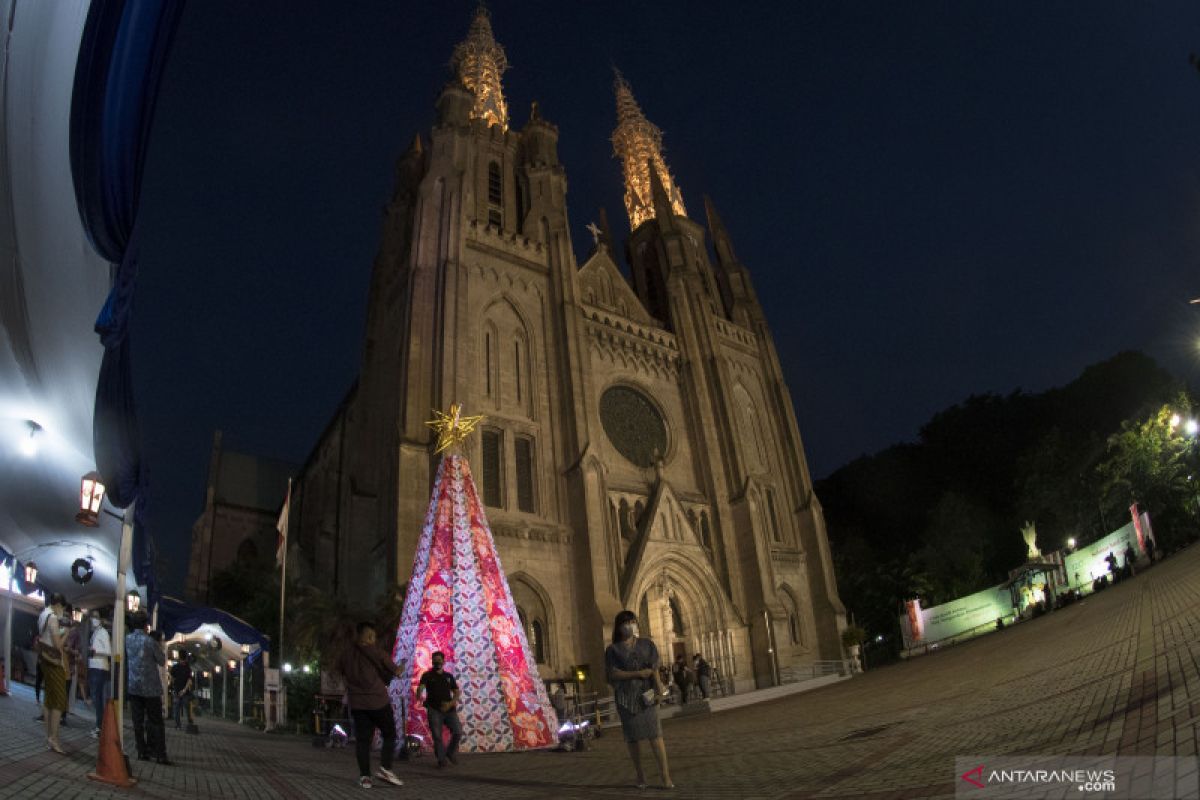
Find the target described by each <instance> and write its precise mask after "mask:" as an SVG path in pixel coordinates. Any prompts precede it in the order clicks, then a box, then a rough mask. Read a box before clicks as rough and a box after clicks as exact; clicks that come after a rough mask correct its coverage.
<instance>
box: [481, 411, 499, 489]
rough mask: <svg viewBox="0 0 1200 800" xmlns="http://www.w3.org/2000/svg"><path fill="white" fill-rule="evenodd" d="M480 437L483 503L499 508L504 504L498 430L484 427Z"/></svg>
mask: <svg viewBox="0 0 1200 800" xmlns="http://www.w3.org/2000/svg"><path fill="white" fill-rule="evenodd" d="M481 439H482V442H483V503H484V505H488V506H491V507H493V508H500V507H501V506H503V505H504V475H503V472H502V470H501V457H500V454H501V452H502V451H501V446H502V442H501V439H500V431H498V430H494V429H490V428H485V429H484V430H483V435H482V437H481Z"/></svg>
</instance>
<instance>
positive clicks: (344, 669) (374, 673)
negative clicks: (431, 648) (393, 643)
mask: <svg viewBox="0 0 1200 800" xmlns="http://www.w3.org/2000/svg"><path fill="white" fill-rule="evenodd" d="M338 668H339V671H340V672H341V673H342V677H343V678H344V679H345V680H346V697H347V699H348V700H349V701H350V715H351V716H352V717H353V718H354V749H355V755H356V756H357V757H358V785H359V786H361V787H362V788H364V789H370V788H371V785H372V784H371V740H372V739H374V738H375V729H376V728H378V729H379V732H380V734H381V735H382V736H383V747H382V748H381V749H380V752H379V765H380V766H379V771H378V772H377V773H375V774H376V777H378V778H379V779H380V780H382V781H386V782H387V783H390V784H393V785H395V786H403V785H404V781H402V780H400V779H399V778H398V777H396V773H394V772H392V758H393V756H395V755H396V738H397V737H396V719H395V716H394V715H393V714H392V701H391V698H390V697H388V689H387V685H388V684H389V683H391V680H392V676H395V677H397V678H400V677H403V676H404V664H403V663H401V664H399V665H397V664H393V663H392V661H391V659H390V658H388V657H387V656H386V655H385V654H384V652H383V651H382V650H380V649H379V648H378V647H377V646H376V644H375V626H374V625H372V624H371V623H369V622H360V623H358V638H357V639H356V640H355V642H354V643H353V644H351V645H350V647H349V648H347V650H346V652H345V653H343V654H342V657H341V660H340V661H339V662H338Z"/></svg>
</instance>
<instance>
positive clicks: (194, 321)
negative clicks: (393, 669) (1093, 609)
mask: <svg viewBox="0 0 1200 800" xmlns="http://www.w3.org/2000/svg"><path fill="white" fill-rule="evenodd" d="M748 5H750V4H736V3H720V4H718V3H707V2H692V3H682V2H672V3H667V2H654V3H646V2H636V3H635V2H613V3H606V4H599V3H588V4H583V3H554V2H542V1H538V2H529V0H526V1H525V2H520V3H517V2H511V1H510V2H493V3H491V4H490V8H491V9H492V21H493V27H494V30H495V33H496V37H497V39H498V40H499V42H500V43H501V44H502V45H503V46H504V48H505V50H506V51H507V54H508V60H509V63H510V64H511V65H512V66H511V69H510V70H509V71H508V72H507V73H506V75H505V79H504V80H505V90H506V95H507V97H508V100H509V107H510V114H511V117H512V119H513V124H514V127H516V128H520V127H522V126H523V125H524V123H525V121H526V120H527V119H528V114H529V105H530V101H532V100H537V101H539V103H540V107H541V110H542V115H543V116H544V117H545V118H546V119H548V120H549V121H551V122H553V123H555V124H557V125H558V127H559V131H560V140H559V156H560V159H561V160H562V162H563V164H564V165H565V167H566V171H567V176H568V179H569V181H570V190H569V194H568V203H569V210H570V215H571V217H570V219H571V226H572V230H573V235H574V240H575V246H576V257H577V258H578V259H579V261H580V262H582V261H583V260H584V259H585V258H586V256H587V253H588V251H589V248H590V244H591V238H590V236H589V234H588V233H587V232H586V231H585V229H584V226H586V225H587V224H588V222H589V221H591V220H594V219H596V218H597V209H598V208H600V207H604V208H605V209H606V210H607V212H608V216H609V219H610V220H611V221H612V222H613V224H614V226H615V228H616V231H615V232H616V233H617V235H618V237H619V238H623V237H624V235H625V234H626V233H627V226H628V221H627V217H626V216H625V213H624V207H623V205H622V202H621V195H622V180H621V171H620V165H619V164H618V162H617V161H616V160H615V159H613V158H612V146H611V144H610V142H609V136H610V134H611V132H612V129H613V126H614V124H615V113H614V109H613V100H612V71H611V67H612V66H613V65H615V66H617V67H619V68H620V69H621V70H622V72H623V73H624V74H625V76H626V77H627V78H628V80H629V81H630V83H631V85H632V87H633V91H634V94H635V95H636V97H637V98H638V101H639V102H640V104H641V106H642V108H643V110H644V111H645V112H646V114H647V116H648V117H649V118H650V119H651V120H652V121H653V122H654V123H655V124H657V125H658V126H659V127H660V128H662V130H663V131H664V134H665V142H666V148H667V149H666V159H667V163H668V164H669V165H670V168H671V170H672V172H673V173H674V175H675V177H676V179H677V180H678V182H679V185H680V186H681V188H682V191H683V195H684V200H685V202H686V204H687V207H688V211H689V215H690V216H691V217H692V218H693V219H698V220H703V203H702V194H703V193H707V194H709V195H711V196H712V198H713V200H714V202H715V203H716V205H717V208H718V209H719V211H720V212H721V215H722V217H723V218H724V220H725V223H726V226H727V228H728V229H729V231H730V232H731V234H732V236H733V238H734V244H735V247H736V249H737V251H738V255H739V256H740V257H741V259H742V261H743V262H744V263H745V264H746V265H747V267H748V268H749V269H750V271H751V273H752V275H753V276H754V280H755V282H756V287H757V290H758V293H759V296H760V298H761V299H762V301H763V304H764V306H765V308H766V313H767V318H768V320H769V321H770V322H771V325H772V329H773V331H774V334H775V340H776V345H777V347H778V351H779V356H780V359H781V360H782V362H783V367H784V371H785V373H786V375H787V378H788V381H789V385H790V387H791V392H792V398H793V400H794V401H795V404H796V410H797V414H798V416H799V421H800V429H801V434H802V436H803V437H804V441H805V447H806V451H807V455H808V459H809V464H810V466H811V468H812V472H813V475H814V476H815V477H821V476H824V475H826V474H828V473H829V472H831V471H833V470H834V469H836V468H837V467H839V466H841V465H842V464H844V463H845V462H847V461H848V460H850V459H852V458H854V457H856V456H858V455H860V454H862V453H869V452H874V451H876V450H879V449H882V448H883V447H886V446H888V445H889V444H893V443H895V442H898V441H905V440H911V439H913V438H914V437H915V435H916V431H917V428H918V427H919V426H920V425H921V424H922V423H923V422H925V421H926V420H927V419H928V418H929V417H930V416H931V415H932V414H933V413H934V412H936V411H938V410H940V409H942V408H945V407H947V406H949V405H951V404H953V403H956V402H959V401H961V400H963V399H964V398H966V397H967V396H968V395H970V394H972V393H981V392H989V391H993V392H1002V393H1008V392H1011V391H1013V390H1015V389H1018V388H1023V389H1026V390H1031V391H1039V390H1042V389H1045V388H1048V387H1050V386H1055V385H1059V384H1062V383H1065V382H1067V381H1069V380H1070V379H1071V378H1073V377H1074V376H1075V375H1077V374H1078V373H1079V371H1080V370H1081V369H1082V368H1083V367H1084V366H1086V365H1088V364H1090V363H1094V362H1096V361H1099V360H1102V359H1105V358H1107V357H1109V356H1112V355H1114V354H1115V353H1117V352H1118V351H1120V350H1125V349H1141V350H1144V351H1146V352H1148V353H1150V354H1151V355H1153V356H1154V357H1156V358H1158V359H1159V360H1160V361H1161V362H1162V363H1164V364H1165V365H1166V366H1168V367H1169V368H1170V369H1172V370H1173V371H1175V372H1176V374H1177V375H1179V376H1180V377H1182V378H1185V379H1188V380H1190V381H1191V382H1193V383H1196V382H1197V380H1196V379H1197V377H1200V372H1198V368H1200V351H1198V350H1197V341H1200V306H1189V305H1188V303H1187V300H1188V299H1190V298H1192V297H1195V296H1198V295H1200V269H1198V268H1200V73H1198V72H1197V71H1196V70H1195V69H1193V68H1192V67H1191V66H1190V65H1189V64H1188V54H1189V53H1190V52H1192V51H1200V3H1196V2H1194V0H1191V1H1190V2H1182V1H1181V2H1175V3H1155V4H1134V3H1126V2H1115V1H1111V2H1094V3H1064V2H1057V3H1033V2H1029V3H1022V4H1014V3H1006V4H985V3H963V2H961V1H957V2H941V3H933V2H930V3H904V4H897V3H886V2H872V3H866V2H858V3H845V2H822V3H814V2H806V3H803V4H801V3H788V4H782V3H781V4H779V5H778V7H776V8H767V7H766V4H762V6H761V7H760V6H759V4H753V5H754V6H755V7H753V8H748V7H747V6H748ZM474 7H475V6H474V3H473V2H450V3H444V4H442V3H420V4H417V3H400V2H396V1H395V0H387V1H386V2H385V1H383V0H380V1H379V2H359V1H357V0H356V2H351V3H344V4H342V3H339V4H333V5H332V6H331V5H330V4H326V3H320V4H318V3H301V2H294V1H290V2H265V1H264V0H259V1H258V2H255V3H242V2H237V3H235V2H215V1H213V0H206V2H194V3H190V4H188V6H187V9H186V11H185V14H184V17H183V20H182V23H181V26H180V30H179V32H178V35H177V38H176V42H175V49H174V51H173V53H172V55H171V60H170V64H169V66H168V70H167V73H166V76H165V78H164V83H163V86H162V89H161V94H160V98H159V105H158V112H157V119H156V125H155V129H154V134H153V140H152V143H151V148H150V152H149V156H148V163H147V166H146V173H145V183H144V186H143V195H142V211H141V214H142V217H141V223H142V225H143V226H144V227H143V230H144V231H145V232H146V233H145V235H146V243H145V247H144V251H143V258H142V263H141V272H140V277H139V284H138V296H137V305H136V308H135V318H134V336H135V337H136V338H135V340H134V342H135V359H136V360H135V363H134V370H135V375H136V382H137V391H138V395H137V397H138V404H139V412H140V415H141V421H142V431H143V437H144V439H145V444H146V454H147V458H148V460H149V466H150V470H151V472H150V475H151V488H150V491H151V495H150V499H149V506H148V511H149V519H150V523H151V526H152V532H153V533H154V535H155V537H156V539H157V541H158V543H159V546H160V548H161V549H162V550H163V552H164V554H165V555H166V556H167V557H168V558H169V559H170V561H171V570H170V572H169V573H167V574H165V575H160V579H161V580H163V582H164V584H165V585H166V588H167V589H168V590H172V589H174V590H176V591H178V590H181V588H182V582H183V575H184V574H185V572H186V560H187V555H188V545H189V542H190V528H191V524H192V522H193V521H194V520H195V519H196V517H197V516H198V515H199V514H200V512H201V511H202V510H203V504H204V486H205V479H206V473H207V466H208V456H209V452H210V447H211V443H212V434H213V431H214V430H215V429H217V428H221V429H223V430H224V431H225V441H226V446H227V447H230V448H232V449H237V450H241V451H245V452H252V453H257V454H260V455H264V456H269V457H273V458H280V459H284V460H290V461H293V462H296V463H300V462H302V461H303V460H304V458H305V457H306V455H307V454H308V452H309V449H310V448H311V447H312V445H313V444H314V443H315V441H316V437H317V436H318V435H319V434H320V432H321V430H322V429H323V427H324V425H325V423H326V422H327V421H328V419H329V417H330V415H331V414H332V413H333V411H334V409H335V407H336V406H337V403H338V402H339V400H340V399H341V397H342V396H343V394H344V393H345V391H346V389H347V388H348V387H349V385H350V383H351V382H352V381H353V380H354V378H355V376H356V374H357V370H358V362H359V349H360V343H361V336H362V329H363V321H364V320H363V317H364V310H365V305H366V292H367V285H368V278H369V275H370V269H371V263H372V260H373V258H374V256H375V252H376V249H377V246H378V241H379V232H380V223H381V219H382V217H381V212H382V208H383V205H384V203H386V202H387V200H388V198H389V196H390V192H391V188H392V177H393V170H394V165H395V161H396V158H397V157H398V156H399V155H400V153H401V152H402V151H403V150H404V149H405V148H406V147H407V146H408V144H409V142H410V141H411V140H412V137H413V134H414V133H416V132H418V131H420V132H421V133H422V135H423V137H425V139H426V141H428V130H429V128H430V126H431V125H432V123H433V118H434V112H433V103H434V100H435V99H436V97H437V94H438V91H439V89H440V88H441V86H442V85H443V83H444V82H445V81H446V80H447V79H448V77H449V71H448V63H449V59H450V55H451V52H452V50H453V47H454V45H455V43H457V42H458V41H460V40H461V39H462V38H463V37H464V35H465V34H466V30H467V26H468V24H469V22H470V18H471V15H472V13H473V10H474ZM1150 7H1153V9H1154V13H1150V12H1149V11H1148V10H1147V9H1149V8H1150Z"/></svg>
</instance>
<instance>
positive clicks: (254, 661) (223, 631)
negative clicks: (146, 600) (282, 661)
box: [158, 596, 270, 722]
mask: <svg viewBox="0 0 1200 800" xmlns="http://www.w3.org/2000/svg"><path fill="white" fill-rule="evenodd" d="M158 627H159V629H160V630H162V632H163V635H164V636H166V637H167V641H166V645H165V646H166V650H167V660H168V662H175V661H178V660H179V658H180V656H181V655H182V653H183V652H184V651H186V652H187V653H188V655H189V657H190V658H191V659H192V669H193V671H194V672H195V675H196V677H195V683H196V686H197V690H198V694H199V695H200V696H201V697H204V698H206V699H207V700H208V702H209V708H210V709H211V710H212V711H213V712H214V713H219V714H221V715H222V716H225V715H226V711H227V708H228V706H229V705H230V704H231V703H233V702H236V703H237V708H238V711H237V714H236V717H237V720H238V721H239V722H241V721H242V720H244V719H245V718H246V717H248V716H255V713H253V710H254V709H258V708H259V707H260V706H261V705H262V700H259V701H255V700H253V695H254V685H255V681H254V675H255V667H259V665H260V664H261V665H262V667H265V666H266V662H267V661H268V660H269V656H268V655H267V653H268V652H269V650H270V639H268V638H267V636H265V635H264V634H262V633H261V632H259V631H258V630H257V629H256V628H255V627H254V626H252V625H250V624H249V623H248V622H246V621H244V620H241V619H238V618H237V617H235V616H233V615H232V614H230V613H228V612H226V611H222V610H220V609H218V608H209V607H207V606H196V605H190V604H188V603H185V602H183V601H182V600H179V599H176V598H174V597H167V596H164V597H163V598H162V601H161V602H160V603H159V606H158ZM247 673H249V675H247ZM235 681H236V692H235V689H234V682H235ZM247 683H249V684H250V686H249V688H247V685H246V684H247ZM260 685H261V681H260ZM231 694H235V695H236V700H230V699H229V698H230V695H231ZM247 694H249V695H250V696H251V699H250V701H249V703H247V699H246V698H247ZM248 707H249V708H250V709H252V713H250V714H247V713H246V711H247V708H248ZM264 716H265V715H264Z"/></svg>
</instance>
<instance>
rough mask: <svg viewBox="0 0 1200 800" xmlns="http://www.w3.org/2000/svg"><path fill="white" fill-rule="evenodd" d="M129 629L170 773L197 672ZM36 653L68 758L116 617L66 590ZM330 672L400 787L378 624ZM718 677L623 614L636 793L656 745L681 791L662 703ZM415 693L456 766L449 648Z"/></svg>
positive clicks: (139, 711)
mask: <svg viewBox="0 0 1200 800" xmlns="http://www.w3.org/2000/svg"><path fill="white" fill-rule="evenodd" d="M126 622H127V625H128V633H127V634H126V636H125V659H126V667H127V676H126V689H125V695H126V698H127V701H128V708H129V715H130V719H131V721H132V724H133V738H134V743H135V747H136V752H137V757H138V759H140V760H145V761H149V760H154V761H156V762H158V763H159V764H162V765H166V766H170V765H172V764H173V762H172V761H171V760H170V758H169V757H168V755H167V740H166V732H165V724H164V720H165V719H172V720H174V722H175V727H176V728H181V727H182V724H183V716H184V713H185V712H186V714H187V719H188V724H189V726H190V725H192V724H193V723H194V718H193V710H192V707H193V704H194V698H195V685H196V673H195V672H194V671H193V669H192V665H191V664H190V663H189V656H188V653H187V651H186V650H184V651H182V652H181V653H180V654H179V658H178V659H177V660H176V661H175V662H174V663H172V664H171V665H170V667H169V669H168V667H167V662H166V653H165V650H164V646H163V636H162V633H161V632H160V631H154V630H151V629H150V626H149V624H148V619H147V616H146V614H145V612H135V613H133V614H132V615H130V616H128V617H127V618H126ZM34 649H35V651H36V653H37V662H38V666H37V681H36V685H35V694H36V696H37V698H38V701H39V703H40V704H41V705H42V717H41V719H42V720H44V722H45V730H46V746H47V748H48V749H50V750H52V751H54V752H56V753H65V750H64V749H63V747H62V743H61V741H60V739H59V728H60V726H61V725H62V724H64V722H63V720H64V717H65V716H66V715H67V713H68V710H69V705H70V704H69V703H68V698H69V697H74V696H75V693H76V692H77V691H78V692H80V697H81V698H82V699H85V700H86V701H87V702H88V703H89V704H90V705H91V706H92V708H93V709H94V712H95V726H94V727H93V729H92V736H94V737H98V736H99V735H100V731H101V728H102V726H103V723H104V714H105V707H106V705H107V701H108V700H109V699H111V687H112V683H113V681H112V654H113V648H112V634H111V623H110V621H109V620H107V619H105V618H104V616H103V615H102V614H101V613H100V612H99V611H92V612H91V613H90V614H89V615H88V616H87V617H85V618H84V619H83V621H82V622H80V623H74V622H73V620H72V617H71V608H70V606H69V605H68V604H67V602H66V600H65V599H64V597H63V595H62V594H59V593H54V594H52V595H51V596H50V598H49V602H48V604H47V605H46V608H45V609H44V610H43V611H42V612H41V614H40V615H39V617H38V621H37V629H36V634H35V646H34ZM332 666H333V669H334V671H335V672H336V673H338V674H340V676H341V677H342V679H343V681H344V685H345V689H346V698H345V699H346V703H347V705H348V707H349V710H350V715H351V717H352V719H353V728H354V733H355V740H356V753H355V755H356V760H357V764H358V772H359V777H358V783H359V785H360V786H361V787H363V788H371V787H372V786H373V785H374V782H375V781H376V780H379V781H382V782H385V783H389V784H392V785H397V786H400V785H403V781H402V780H401V779H400V778H399V776H397V775H396V773H395V772H393V770H392V766H393V761H394V759H395V758H397V756H398V757H399V758H405V757H407V754H408V752H407V747H403V746H399V742H398V738H399V737H398V736H397V726H396V720H395V717H394V715H393V710H392V703H391V699H390V697H389V694H388V684H389V683H390V682H391V681H392V680H394V679H396V678H399V677H401V676H403V674H404V667H405V665H404V664H403V663H400V664H395V663H392V661H391V659H390V658H389V656H388V655H387V654H386V653H385V652H384V651H383V650H382V649H381V648H380V647H379V646H378V644H377V641H376V631H375V628H374V626H373V625H372V624H370V623H366V622H363V623H359V624H358V625H357V626H356V627H355V628H354V629H353V635H352V636H350V637H347V640H346V641H344V642H343V643H342V644H341V646H340V647H339V648H337V653H336V656H335V658H334V660H333V664H332ZM713 672H714V671H713V669H712V668H711V666H710V665H709V664H708V662H707V661H706V660H705V659H704V658H703V656H702V655H701V654H699V653H697V654H695V655H694V656H693V657H692V659H691V660H688V659H687V658H686V657H685V656H683V655H680V656H678V657H677V658H676V659H675V662H674V664H672V665H670V666H667V665H664V664H662V662H661V659H660V657H659V653H658V648H657V647H656V646H655V644H654V642H653V641H651V640H650V639H649V638H646V637H644V636H642V635H641V633H640V630H639V626H638V620H637V616H636V615H635V614H634V613H633V612H632V611H622V612H621V613H620V614H618V615H617V618H616V620H615V621H614V623H613V632H612V641H611V644H610V645H609V646H608V648H607V649H606V651H605V677H606V679H607V681H608V683H609V684H610V685H611V686H612V689H613V694H614V700H615V705H616V710H617V715H618V717H619V719H620V722H621V729H622V732H623V734H624V738H625V741H626V743H627V745H628V749H629V754H630V758H631V760H632V762H633V766H634V771H635V777H636V783H637V785H638V786H639V787H640V788H644V787H645V786H646V778H645V772H644V770H643V767H642V758H641V743H642V742H647V743H648V745H649V747H650V750H651V753H652V754H653V756H654V759H655V761H656V763H657V765H658V770H659V776H660V778H661V782H662V786H663V787H664V788H673V786H674V784H673V783H672V781H671V774H670V767H669V764H668V761H667V753H666V746H665V744H664V742H663V738H662V732H661V728H660V725H659V712H658V708H659V705H660V704H661V703H663V702H668V701H670V700H674V699H676V697H677V699H678V702H680V703H687V702H689V701H690V700H691V699H694V698H695V697H696V695H698V696H699V697H700V698H702V699H707V698H708V697H709V696H710V692H711V688H712V681H713ZM164 680H166V684H165V685H164ZM418 686H419V690H418V698H419V701H420V702H421V703H422V704H423V705H424V708H425V713H426V716H427V719H428V720H429V728H430V733H431V734H432V736H433V749H434V755H435V758H436V761H437V766H438V767H439V768H443V767H446V766H448V765H452V764H457V763H458V758H457V752H458V745H459V742H460V741H461V738H462V725H461V723H460V721H459V718H458V705H459V702H460V699H461V689H460V687H459V685H458V682H457V681H456V680H455V677H454V676H453V675H452V674H451V673H450V672H448V671H447V670H446V669H445V657H444V655H443V654H442V653H440V652H438V653H434V654H433V656H432V666H431V668H430V669H429V670H427V671H425V672H424V673H423V674H422V675H421V676H420V679H419V684H418ZM164 688H167V689H169V692H170V705H169V707H168V708H166V709H164V707H163V698H164V695H165V694H166V693H165V692H164ZM551 698H552V703H553V704H554V706H555V709H556V711H557V712H558V713H559V715H560V718H565V717H566V703H565V687H564V686H563V685H562V683H561V682H560V684H559V687H558V689H557V690H556V691H555V692H553V693H552V695H551ZM376 731H378V732H379V734H380V738H381V740H382V741H381V744H382V747H381V749H380V750H381V751H380V765H379V768H378V769H377V770H376V772H375V773H374V776H372V774H371V769H370V766H371V765H370V758H371V747H372V742H373V740H374V738H375V733H376ZM447 732H448V734H449V741H448V742H447V741H446V733H447Z"/></svg>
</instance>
